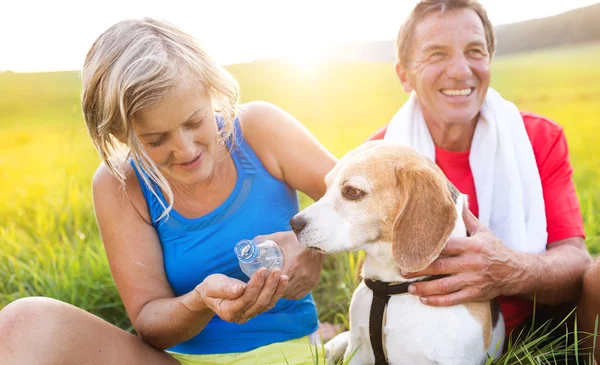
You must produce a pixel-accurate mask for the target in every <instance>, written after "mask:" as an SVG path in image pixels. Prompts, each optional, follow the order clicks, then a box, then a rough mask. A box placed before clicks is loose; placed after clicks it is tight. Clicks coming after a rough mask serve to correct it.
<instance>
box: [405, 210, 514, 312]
mask: <svg viewBox="0 0 600 365" xmlns="http://www.w3.org/2000/svg"><path fill="white" fill-rule="evenodd" d="M463 219H464V222H465V225H466V227H467V231H468V232H469V234H470V236H469V237H464V238H451V239H449V240H448V243H447V244H446V247H445V248H444V250H443V251H442V253H441V256H440V257H438V258H437V259H436V260H435V261H434V262H433V263H431V265H429V266H428V267H427V268H425V269H423V270H422V271H420V272H416V273H405V272H402V276H404V277H406V278H415V277H419V276H425V275H449V276H447V277H445V278H441V279H437V280H433V281H426V282H418V283H414V284H411V285H410V287H409V291H410V292H411V293H412V294H414V295H418V296H420V297H421V302H423V303H425V304H428V305H432V306H450V305H456V304H460V303H467V302H472V301H485V300H490V299H492V298H495V297H497V296H499V295H514V294H517V293H519V283H520V281H522V280H523V278H525V276H526V273H525V272H524V271H525V270H524V269H525V265H523V264H522V258H523V257H522V256H523V254H522V253H519V252H516V251H513V250H511V249H509V248H507V247H506V246H504V245H503V244H502V242H501V241H500V239H498V238H497V237H496V236H495V235H494V234H493V233H492V232H491V231H490V230H489V229H488V228H487V227H485V226H484V225H483V224H482V223H481V222H480V221H479V220H478V219H477V218H476V217H475V216H474V215H473V213H471V211H470V210H469V209H468V208H465V209H464V211H463Z"/></svg>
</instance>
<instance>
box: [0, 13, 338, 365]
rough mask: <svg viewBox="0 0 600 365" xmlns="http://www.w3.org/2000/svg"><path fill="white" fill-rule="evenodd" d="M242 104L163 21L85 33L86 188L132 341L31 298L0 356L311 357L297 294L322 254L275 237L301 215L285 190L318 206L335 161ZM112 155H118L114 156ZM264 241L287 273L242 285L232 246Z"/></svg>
mask: <svg viewBox="0 0 600 365" xmlns="http://www.w3.org/2000/svg"><path fill="white" fill-rule="evenodd" d="M238 97H239V91H238V85H237V83H236V81H235V80H234V79H233V78H232V77H230V75H229V74H228V73H227V72H226V71H225V70H224V69H223V68H221V67H219V66H218V65H217V64H216V63H215V62H214V61H213V60H212V59H211V57H210V56H209V55H208V54H207V53H206V52H205V51H204V50H203V49H202V47H201V46H200V45H199V44H198V43H197V41H196V40H195V39H194V38H193V37H191V36H190V35H188V34H186V33H184V32H182V31H181V30H179V29H177V28H175V27H174V26H172V25H169V24H167V23H164V22H160V21H157V20H152V19H144V20H139V21H137V20H135V21H124V22H120V23H117V24H115V25H114V26H112V27H111V28H109V29H108V30H107V31H105V32H104V33H103V34H102V35H101V36H100V37H99V38H98V39H97V40H96V42H95V43H94V44H93V45H92V47H91V49H90V51H89V53H88V55H87V57H86V60H85V64H84V68H83V93H82V107H83V112H84V117H85V121H86V124H87V127H88V130H89V133H90V136H91V138H92V140H93V142H94V144H95V146H96V148H97V149H98V152H99V153H100V156H101V158H102V161H103V164H102V165H101V166H100V168H99V169H98V170H97V172H96V174H95V176H94V179H93V198H94V208H95V212H96V217H97V221H98V226H99V228H100V232H101V235H102V241H103V243H104V247H105V249H106V253H107V257H108V261H109V263H110V267H111V271H112V274H113V277H114V280H115V283H116V285H117V288H118V290H119V293H120V295H121V298H122V300H123V303H124V305H125V308H126V310H127V313H128V315H129V318H130V319H131V322H132V324H133V327H134V328H135V330H136V331H137V333H138V334H139V338H138V337H135V336H133V335H131V334H128V333H126V332H125V331H122V330H120V329H118V328H117V327H115V326H112V325H110V324H108V323H106V322H104V321H102V320H101V319H99V318H97V317H95V316H93V315H91V314H89V313H86V312H84V311H82V310H80V309H77V308H75V307H73V306H70V305H68V304H65V303H61V302H58V301H54V300H51V299H47V298H27V299H21V300H18V301H16V302H14V303H12V304H10V305H8V306H7V307H6V308H5V309H4V310H3V311H2V314H1V315H0V330H1V331H0V333H3V334H4V335H5V340H3V341H1V342H0V358H2V359H8V363H9V364H17V363H18V364H22V363H39V362H40V361H42V360H43V361H44V363H50V364H54V363H61V364H65V363H86V364H87V363H93V364H116V363H125V364H130V363H131V364H134V363H135V364H137V363H140V364H141V363H143V364H175V363H177V362H178V361H179V362H180V363H182V364H205V363H206V364H209V363H215V362H217V361H218V362H219V363H227V362H228V361H229V362H235V363H236V364H238V363H244V361H248V362H249V363H256V362H257V361H259V363H261V364H263V363H264V364H267V363H285V362H286V359H287V361H288V363H290V364H295V363H303V362H305V361H310V360H311V351H310V345H309V341H308V340H307V336H309V335H311V334H313V333H315V331H316V330H317V327H318V320H317V312H316V307H315V303H314V301H313V298H312V296H311V294H310V293H309V290H310V289H311V288H312V287H314V286H315V285H316V284H317V282H318V280H319V275H320V270H321V267H322V257H320V256H316V255H315V254H312V253H311V252H308V251H307V250H305V249H303V248H301V247H299V244H298V243H297V241H295V236H294V235H293V234H291V232H286V231H289V226H288V220H289V219H290V218H291V217H292V216H293V215H294V214H295V213H296V212H297V211H298V201H297V195H296V190H299V191H302V192H304V193H306V194H307V195H309V196H310V197H311V198H313V199H315V200H316V199H319V198H320V197H321V196H322V195H323V194H324V192H325V184H324V181H323V178H324V175H325V174H326V173H327V172H328V171H329V170H330V169H331V168H332V167H333V165H334V164H335V162H336V160H335V158H334V157H333V156H332V155H331V154H330V153H328V152H327V151H326V150H325V148H323V146H321V145H320V144H319V143H318V141H317V140H316V139H315V138H314V137H313V136H311V134H310V133H309V132H308V131H307V130H306V129H305V128H303V127H302V125H301V124H300V123H299V122H298V121H296V120H295V119H294V118H293V117H292V116H290V115H289V114H287V113H286V112H284V111H283V110H281V109H279V108H277V107H275V106H273V105H270V104H267V103H250V104H247V105H244V106H242V107H241V108H238V105H237V102H238ZM121 147H125V151H126V152H127V154H126V156H127V158H120V157H119V156H120V155H119V153H118V152H119V151H120V149H121ZM274 232H275V234H272V233H274ZM269 234H272V235H270V236H269V237H270V238H271V239H274V240H275V241H276V242H277V243H278V244H279V245H280V247H281V248H282V251H283V253H284V262H285V264H284V267H283V268H282V270H279V269H274V270H272V271H271V272H270V273H268V275H265V274H266V269H265V268H262V269H261V270H259V271H257V272H256V273H255V274H254V275H253V276H252V278H250V280H248V278H246V277H245V276H244V274H242V272H241V270H240V269H239V266H238V262H237V258H236V256H235V255H234V253H233V246H234V245H235V243H236V242H237V241H239V240H241V239H245V238H253V237H256V236H259V235H269ZM250 319H252V320H251V321H249V320H250ZM248 321H249V322H248ZM34 344H35V345H34ZM165 349H167V351H166V352H165V351H163V350H165ZM284 356H285V357H284ZM217 359H218V360H217ZM259 359H260V360H259Z"/></svg>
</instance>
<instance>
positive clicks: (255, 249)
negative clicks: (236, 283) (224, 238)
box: [233, 240, 283, 277]
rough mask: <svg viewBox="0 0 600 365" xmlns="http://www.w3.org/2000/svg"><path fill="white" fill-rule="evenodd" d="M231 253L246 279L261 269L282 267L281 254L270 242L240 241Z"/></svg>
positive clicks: (268, 270)
mask: <svg viewBox="0 0 600 365" xmlns="http://www.w3.org/2000/svg"><path fill="white" fill-rule="evenodd" d="M233 251H234V252H235V254H236V256H237V258H238V261H239V263H240V269H242V271H243V272H244V274H246V275H247V276H248V277H252V275H253V274H254V272H256V270H258V269H260V268H261V267H266V268H267V273H269V272H270V271H271V269H274V268H279V269H281V267H282V266H283V254H282V253H281V250H280V249H279V246H277V244H276V243H275V242H273V241H271V240H258V241H255V240H241V241H239V242H238V243H236V245H235V247H234V249H233Z"/></svg>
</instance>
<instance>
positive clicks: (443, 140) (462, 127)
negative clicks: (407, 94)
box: [425, 115, 479, 152]
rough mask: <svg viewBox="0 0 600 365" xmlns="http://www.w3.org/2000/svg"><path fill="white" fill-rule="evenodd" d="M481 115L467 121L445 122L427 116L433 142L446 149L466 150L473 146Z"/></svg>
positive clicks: (426, 121) (426, 119)
mask: <svg viewBox="0 0 600 365" xmlns="http://www.w3.org/2000/svg"><path fill="white" fill-rule="evenodd" d="M478 119H479V115H477V116H476V117H475V118H473V120H471V121H470V122H466V123H443V122H438V121H435V120H428V118H425V124H427V128H428V129H429V133H430V134H431V138H432V139H433V143H434V144H435V145H436V146H438V147H440V148H443V149H445V150H449V151H454V152H465V151H468V150H469V149H470V148H471V142H472V140H473V134H475V125H476V124H477V120H478Z"/></svg>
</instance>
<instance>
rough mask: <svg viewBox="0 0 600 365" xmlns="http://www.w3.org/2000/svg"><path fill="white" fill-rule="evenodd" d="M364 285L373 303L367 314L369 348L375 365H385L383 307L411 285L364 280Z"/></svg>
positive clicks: (432, 278)
mask: <svg viewBox="0 0 600 365" xmlns="http://www.w3.org/2000/svg"><path fill="white" fill-rule="evenodd" d="M440 277H441V276H431V277H428V278H425V279H423V280H418V281H430V280H435V279H438V278H440ZM364 281H365V285H367V287H368V288H369V289H371V291H373V301H372V302H371V312H370V313H369V338H370V339H371V348H372V349H373V355H375V365H387V364H388V362H387V357H386V356H385V352H383V316H384V313H385V307H387V304H388V302H389V300H390V297H391V296H392V295H398V294H405V293H408V286H409V285H410V284H412V283H414V282H411V283H399V284H390V283H387V282H384V281H379V280H371V279H365V280H364Z"/></svg>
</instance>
